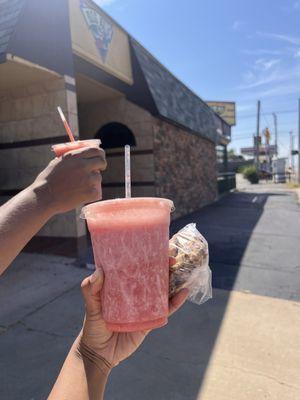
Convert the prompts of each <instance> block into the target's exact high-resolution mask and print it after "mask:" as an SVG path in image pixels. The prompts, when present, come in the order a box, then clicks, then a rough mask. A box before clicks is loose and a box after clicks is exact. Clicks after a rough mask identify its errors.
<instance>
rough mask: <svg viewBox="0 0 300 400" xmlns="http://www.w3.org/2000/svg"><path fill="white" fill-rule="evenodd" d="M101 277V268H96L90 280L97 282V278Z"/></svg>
mask: <svg viewBox="0 0 300 400" xmlns="http://www.w3.org/2000/svg"><path fill="white" fill-rule="evenodd" d="M98 278H99V270H98V269H96V271H95V272H94V273H93V275H91V277H90V282H91V283H94V282H96V280H97V279H98Z"/></svg>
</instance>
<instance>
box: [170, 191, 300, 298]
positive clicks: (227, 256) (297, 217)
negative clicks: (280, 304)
mask: <svg viewBox="0 0 300 400" xmlns="http://www.w3.org/2000/svg"><path fill="white" fill-rule="evenodd" d="M189 222H196V224H197V227H198V229H199V230H200V232H201V233H202V234H203V235H204V236H205V237H206V239H207V241H208V243H209V248H210V264H211V268H212V270H213V286H214V287H216V288H220V289H226V290H231V289H234V290H238V291H246V292H250V293H255V294H259V295H263V296H271V297H277V298H284V299H291V300H297V301H299V300H300V246H299V243H300V205H299V204H297V197H296V194H295V193H293V192H288V191H284V190H280V189H278V187H277V186H276V185H274V184H260V185H253V186H249V187H247V189H246V190H244V191H240V192H233V193H231V194H229V195H227V196H225V197H223V198H222V199H221V200H219V201H218V202H217V203H214V204H212V205H210V206H208V207H205V208H203V209H202V210H200V211H199V212H196V213H194V214H193V215H189V216H188V217H186V218H183V219H181V220H179V221H176V222H175V223H174V224H173V226H172V230H173V232H176V231H177V230H178V229H180V228H181V227H183V226H184V225H185V224H187V223H189Z"/></svg>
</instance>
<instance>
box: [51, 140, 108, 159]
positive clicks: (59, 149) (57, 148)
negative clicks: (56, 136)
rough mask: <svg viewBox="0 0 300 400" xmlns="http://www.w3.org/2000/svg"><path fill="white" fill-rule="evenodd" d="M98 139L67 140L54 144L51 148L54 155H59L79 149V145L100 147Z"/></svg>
mask: <svg viewBox="0 0 300 400" xmlns="http://www.w3.org/2000/svg"><path fill="white" fill-rule="evenodd" d="M100 144H101V140H100V139H89V140H77V141H75V142H67V143H60V144H54V145H53V146H52V150H53V151H54V153H55V155H56V157H61V156H63V155H64V154H66V153H68V152H69V151H72V150H77V149H80V148H81V147H97V148H98V147H100Z"/></svg>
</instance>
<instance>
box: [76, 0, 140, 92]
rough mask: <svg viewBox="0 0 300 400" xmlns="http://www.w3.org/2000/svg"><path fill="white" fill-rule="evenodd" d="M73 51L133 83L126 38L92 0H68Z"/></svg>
mask: <svg viewBox="0 0 300 400" xmlns="http://www.w3.org/2000/svg"><path fill="white" fill-rule="evenodd" d="M69 6H70V20H71V21H70V22H71V35H72V47H73V51H74V53H75V54H77V55H79V56H80V57H82V58H84V59H86V60H87V61H89V62H91V63H92V64H94V65H96V66H98V67H100V68H102V69H104V70H105V71H106V72H108V73H110V74H112V75H114V76H116V77H117V78H119V79H122V80H123V81H125V82H126V83H129V84H132V83H133V78H132V69H131V59H130V47H129V38H128V35H127V33H126V32H125V31H123V30H122V29H121V28H120V27H119V26H118V25H117V24H115V23H114V22H113V21H112V19H111V18H110V17H109V16H108V15H106V14H105V13H104V12H103V11H102V10H101V9H100V8H99V7H98V6H97V5H96V4H95V3H94V2H93V1H91V0H69Z"/></svg>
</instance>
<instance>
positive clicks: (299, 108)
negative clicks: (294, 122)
mask: <svg viewBox="0 0 300 400" xmlns="http://www.w3.org/2000/svg"><path fill="white" fill-rule="evenodd" d="M298 183H300V98H299V99H298Z"/></svg>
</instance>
